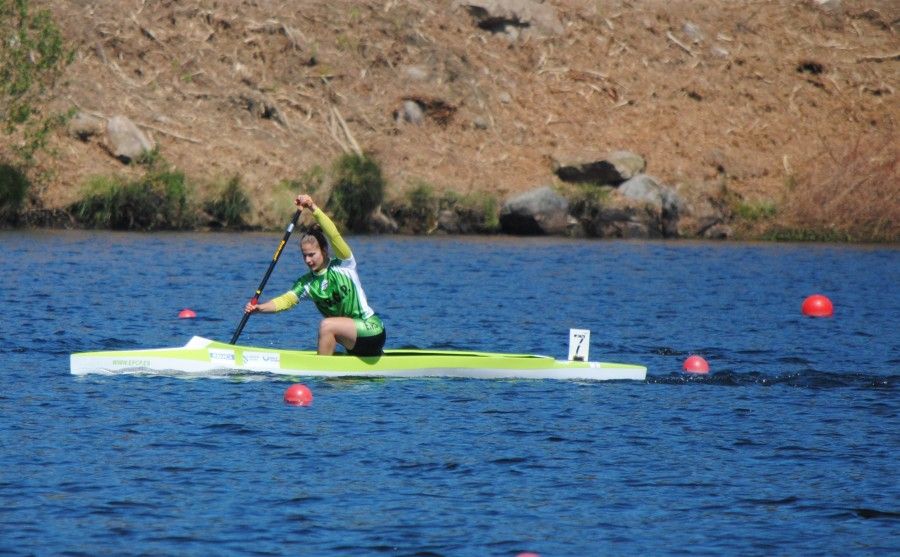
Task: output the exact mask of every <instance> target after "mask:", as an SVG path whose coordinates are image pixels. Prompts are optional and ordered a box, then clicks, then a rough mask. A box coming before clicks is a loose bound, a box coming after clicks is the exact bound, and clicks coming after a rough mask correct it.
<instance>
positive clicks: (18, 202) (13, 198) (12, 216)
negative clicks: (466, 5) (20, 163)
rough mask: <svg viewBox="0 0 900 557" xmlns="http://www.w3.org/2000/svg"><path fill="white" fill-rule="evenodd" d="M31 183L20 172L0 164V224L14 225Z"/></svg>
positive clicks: (15, 168)
mask: <svg viewBox="0 0 900 557" xmlns="http://www.w3.org/2000/svg"><path fill="white" fill-rule="evenodd" d="M30 185H31V183H30V182H29V181H28V178H27V177H26V176H25V174H24V173H22V171H21V170H20V169H19V168H17V167H15V166H13V165H10V164H0V224H14V223H15V222H16V221H17V220H18V217H19V209H20V208H21V207H22V203H23V202H24V201H25V195H26V193H28V188H29V186H30Z"/></svg>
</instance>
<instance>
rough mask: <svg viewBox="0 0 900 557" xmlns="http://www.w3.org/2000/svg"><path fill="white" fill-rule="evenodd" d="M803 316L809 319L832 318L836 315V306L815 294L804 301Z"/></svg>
mask: <svg viewBox="0 0 900 557" xmlns="http://www.w3.org/2000/svg"><path fill="white" fill-rule="evenodd" d="M802 311H803V315H808V316H809V317H831V316H832V315H834V305H832V303H831V300H829V299H828V298H827V297H825V296H823V295H821V294H813V295H812V296H808V297H807V298H806V299H805V300H803V307H802Z"/></svg>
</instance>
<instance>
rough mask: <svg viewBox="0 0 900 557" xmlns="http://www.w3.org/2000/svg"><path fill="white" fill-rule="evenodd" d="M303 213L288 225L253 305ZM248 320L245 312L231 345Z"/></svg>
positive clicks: (247, 314)
mask: <svg viewBox="0 0 900 557" xmlns="http://www.w3.org/2000/svg"><path fill="white" fill-rule="evenodd" d="M301 211H302V209H297V212H296V213H294V218H292V219H291V222H290V224H288V225H287V229H285V231H284V237H283V238H281V243H280V244H278V248H277V249H276V250H275V255H273V256H272V262H271V263H269V269H268V270H267V271H266V275H265V276H264V277H263V279H262V281H261V282H260V283H259V288H257V289H256V293H255V294H254V295H253V298H251V299H250V301H251V302H252V303H253V305H256V304H257V303H258V302H259V297H260V296H261V295H262V291H263V288H265V287H266V283H267V282H268V281H269V276H271V275H272V270H273V269H275V264H276V263H278V258H279V257H281V252H282V250H284V246H285V244H287V241H288V238H290V237H291V232H293V231H294V226H296V225H297V219H299V218H300V212H301ZM248 319H250V314H249V313H246V312H245V313H244V316H243V317H242V318H241V323H240V325H238V327H237V329H236V330H235V331H234V335H232V337H231V342H230V343H229V344H234V343H236V342H237V340H238V337H239V336H241V331H243V330H244V325H246V324H247V320H248Z"/></svg>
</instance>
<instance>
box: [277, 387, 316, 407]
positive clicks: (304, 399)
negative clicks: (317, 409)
mask: <svg viewBox="0 0 900 557" xmlns="http://www.w3.org/2000/svg"><path fill="white" fill-rule="evenodd" d="M312 400H313V395H312V391H310V390H309V387H307V386H306V385H304V384H303V383H294V384H293V385H291V386H290V387H288V388H287V389H285V391H284V401H285V402H286V403H288V404H293V405H295V406H309V405H310V404H312Z"/></svg>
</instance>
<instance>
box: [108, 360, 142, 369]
mask: <svg viewBox="0 0 900 557" xmlns="http://www.w3.org/2000/svg"><path fill="white" fill-rule="evenodd" d="M112 365H114V366H116V367H121V368H132V367H150V360H142V359H140V358H122V359H116V360H113V361H112Z"/></svg>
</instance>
